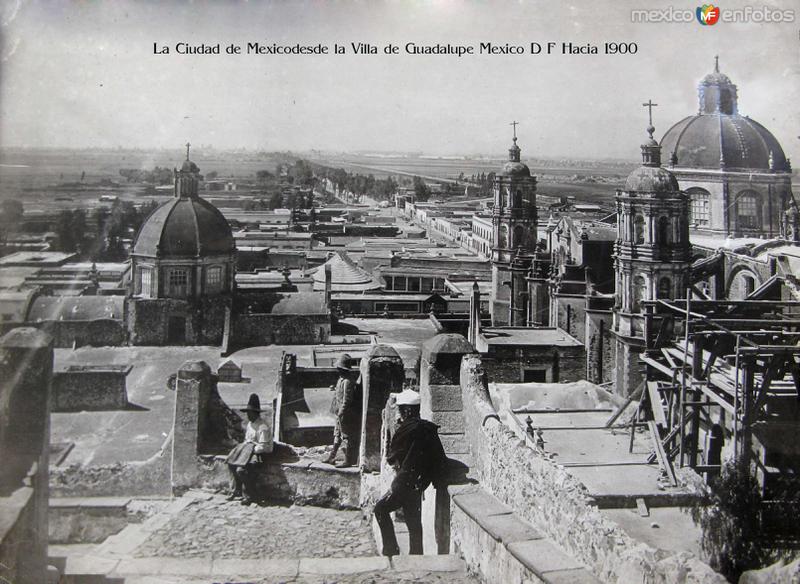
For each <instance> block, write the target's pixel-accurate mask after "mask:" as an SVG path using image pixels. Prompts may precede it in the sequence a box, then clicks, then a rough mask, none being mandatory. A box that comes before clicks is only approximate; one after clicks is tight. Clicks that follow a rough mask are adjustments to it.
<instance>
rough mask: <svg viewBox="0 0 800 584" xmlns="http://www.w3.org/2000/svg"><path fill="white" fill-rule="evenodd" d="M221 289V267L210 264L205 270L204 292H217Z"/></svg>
mask: <svg viewBox="0 0 800 584" xmlns="http://www.w3.org/2000/svg"><path fill="white" fill-rule="evenodd" d="M220 290H222V267H221V266H211V267H210V268H208V269H207V270H206V292H211V293H214V292H219V291H220Z"/></svg>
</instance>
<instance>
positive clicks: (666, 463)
mask: <svg viewBox="0 0 800 584" xmlns="http://www.w3.org/2000/svg"><path fill="white" fill-rule="evenodd" d="M647 427H648V428H649V429H650V438H651V440H652V441H653V448H655V451H656V458H657V459H658V463H659V465H660V466H661V468H662V469H663V470H664V472H666V473H667V477H669V480H670V482H671V483H672V486H674V487H677V486H678V477H676V476H675V469H674V468H672V462H671V461H670V460H669V458H667V454H666V452H664V447H663V445H662V444H661V437H660V436H659V435H658V426H656V423H655V422H654V421H653V420H650V421H649V422H647Z"/></svg>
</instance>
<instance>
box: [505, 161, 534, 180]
mask: <svg viewBox="0 0 800 584" xmlns="http://www.w3.org/2000/svg"><path fill="white" fill-rule="evenodd" d="M500 174H501V175H502V176H509V177H528V176H530V175H531V169H530V168H528V165H527V164H524V163H522V162H513V161H509V162H506V163H505V164H504V165H503V169H502V170H501V171H500Z"/></svg>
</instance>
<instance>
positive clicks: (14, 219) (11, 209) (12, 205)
mask: <svg viewBox="0 0 800 584" xmlns="http://www.w3.org/2000/svg"><path fill="white" fill-rule="evenodd" d="M24 214H25V208H24V207H23V205H22V203H21V202H20V201H18V200H16V199H4V200H3V204H2V207H0V222H2V223H4V224H7V225H9V226H13V225H16V224H18V223H19V222H20V221H21V220H22V216H23V215H24Z"/></svg>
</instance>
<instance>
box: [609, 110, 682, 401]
mask: <svg viewBox="0 0 800 584" xmlns="http://www.w3.org/2000/svg"><path fill="white" fill-rule="evenodd" d="M642 105H644V106H645V107H647V108H648V110H649V114H650V115H649V118H650V125H649V126H648V128H647V133H648V135H649V137H648V139H647V140H646V141H645V143H644V144H642V147H641V148H642V165H641V166H640V167H639V168H637V169H636V170H634V171H633V172H631V174H630V175H628V178H627V180H626V181H625V187H624V188H623V189H621V190H618V191H617V193H616V207H617V240H616V244H615V246H614V273H615V290H616V298H615V304H614V308H613V311H612V321H613V322H612V331H613V336H614V339H615V367H614V373H615V375H614V390H615V392H616V393H617V394H619V395H623V396H627V395H630V394H631V393H632V392H633V391H635V390H636V389H637V387H638V386H639V385H640V384H641V382H642V375H641V371H640V370H641V366H640V365H639V362H638V358H639V354H640V353H641V352H642V351H643V350H644V347H645V339H644V316H643V314H644V308H643V305H642V302H643V301H646V300H655V299H659V298H663V299H674V298H682V297H685V295H686V287H687V286H688V285H689V275H690V266H691V245H690V243H689V221H688V217H689V199H688V196H687V195H686V193H683V192H681V190H680V188H679V186H678V180H677V179H676V178H675V175H674V174H672V173H671V172H670V171H669V170H666V169H665V168H662V166H661V147H660V146H659V144H658V142H656V141H655V140H654V139H653V132H654V131H655V128H654V127H653V115H652V113H653V107H654V106H656V105H657V104H654V103H653V102H652V100H648V102H647V103H645V104H642Z"/></svg>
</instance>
